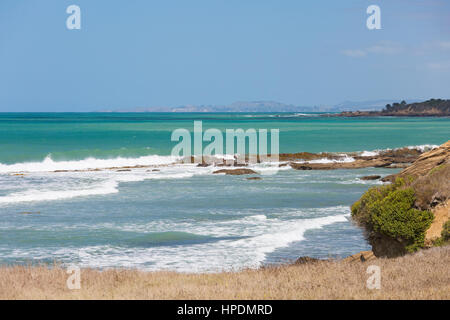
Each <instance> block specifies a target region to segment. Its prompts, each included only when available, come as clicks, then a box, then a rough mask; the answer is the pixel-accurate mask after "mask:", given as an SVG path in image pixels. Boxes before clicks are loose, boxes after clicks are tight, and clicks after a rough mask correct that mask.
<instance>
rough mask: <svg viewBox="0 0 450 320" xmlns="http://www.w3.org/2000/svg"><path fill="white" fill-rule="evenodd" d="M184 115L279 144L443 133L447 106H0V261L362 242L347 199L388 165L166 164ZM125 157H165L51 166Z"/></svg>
mask: <svg viewBox="0 0 450 320" xmlns="http://www.w3.org/2000/svg"><path fill="white" fill-rule="evenodd" d="M194 120H201V121H202V122H203V128H204V130H206V129H207V128H218V129H221V130H225V129H226V128H229V129H236V128H243V129H248V128H255V129H258V128H263V129H274V128H276V129H279V130H280V152H299V151H309V152H321V151H374V150H380V149H386V148H397V147H403V146H424V145H439V144H442V143H443V142H445V141H447V140H448V138H449V136H450V119H448V118H435V119H433V118H371V119H364V118H358V119H355V118H354V119H346V118H324V117H319V116H318V114H307V115H303V114H274V113H271V114H255V113H249V114H178V113H177V114H174V113H155V114H152V113H145V114H136V113H125V114H122V113H120V114H119V113H118V114H114V113H92V114H90V113H73V114H52V113H41V114H19V113H17V114H14V113H9V114H0V264H13V263H28V262H52V261H54V260H57V261H61V262H63V263H66V264H69V263H75V264H78V265H80V266H90V267H98V268H104V267H132V268H141V269H146V270H161V269H169V270H177V271H219V270H230V269H240V268H243V267H257V266H260V265H262V264H266V263H280V262H284V261H290V260H292V259H295V258H297V257H298V256H302V255H309V256H314V257H328V256H345V255H348V254H352V253H354V252H357V251H360V250H365V249H367V248H368V245H367V243H366V242H365V240H364V237H363V235H362V233H361V231H360V230H359V229H358V228H356V227H355V226H354V225H353V224H352V223H351V222H350V221H349V205H350V204H351V203H352V202H353V201H355V200H356V199H358V198H359V197H360V195H361V194H362V193H363V192H364V191H365V190H367V188H368V187H370V186H371V185H377V184H379V182H377V181H375V182H373V181H372V182H367V181H362V180H360V179H358V177H361V176H364V175H368V174H379V175H387V174H391V173H393V172H396V171H394V170H393V169H375V168H370V169H360V170H339V171H296V170H292V169H289V167H283V168H282V169H281V170H279V171H277V170H273V169H274V168H272V167H270V166H268V167H267V166H264V165H261V166H257V167H255V168H254V169H255V170H256V171H258V172H261V173H272V174H270V175H268V174H263V175H262V176H261V177H262V180H252V181H250V180H246V178H245V177H244V176H223V175H213V174H212V171H214V168H211V167H206V168H197V167H195V165H172V164H170V163H171V158H170V157H169V155H170V152H171V149H172V147H173V146H174V145H175V144H176V142H171V141H170V136H171V133H172V131H173V130H174V129H176V128H186V129H189V130H192V128H193V121H194ZM136 164H146V165H149V164H150V165H161V164H164V165H163V166H158V170H159V171H152V169H148V168H136V169H130V171H118V170H102V171H90V172H86V171H82V172H53V171H54V170H75V169H86V168H105V167H115V166H117V167H119V166H127V165H136ZM167 164H169V165H167ZM271 170H272V171H271ZM17 173H21V174H23V175H16V174H17ZM24 213H28V214H24Z"/></svg>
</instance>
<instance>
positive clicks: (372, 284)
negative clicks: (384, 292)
mask: <svg viewBox="0 0 450 320" xmlns="http://www.w3.org/2000/svg"><path fill="white" fill-rule="evenodd" d="M366 273H367V274H370V277H369V278H368V279H367V281H366V287H367V289H369V290H374V289H377V290H380V289H381V268H380V267H379V266H376V265H370V266H368V267H367V270H366Z"/></svg>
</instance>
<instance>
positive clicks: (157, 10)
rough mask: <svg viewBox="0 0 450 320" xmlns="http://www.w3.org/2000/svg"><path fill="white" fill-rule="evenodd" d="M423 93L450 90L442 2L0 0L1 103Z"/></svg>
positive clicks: (327, 100) (318, 99) (93, 104)
mask: <svg viewBox="0 0 450 320" xmlns="http://www.w3.org/2000/svg"><path fill="white" fill-rule="evenodd" d="M372 4H375V5H378V6H379V7H380V9H381V29H380V30H369V29H368V28H367V26H366V20H367V18H368V17H369V14H367V12H366V10H367V7H368V6H369V5H372ZM70 5H78V6H79V7H80V10H81V29H80V30H69V29H68V28H67V26H66V20H67V18H68V17H69V14H68V13H66V9H67V7H68V6H70ZM432 97H434V98H450V1H448V0H427V1H423V0H371V1H365V0H342V1H336V0H315V1H298V0H278V1H275V0H191V1H186V0H183V1H181V0H165V1H162V0H161V1H148V0H117V1H108V0H95V1H92V0H69V1H66V0H46V1H33V0H1V1H0V112H10V111H14V112H16V111H27V112H28V111H29V112H33V111H61V112H63V111H70V112H82V111H95V110H115V109H126V108H130V109H133V108H142V107H145V108H150V107H158V106H170V107H176V106H181V105H226V104H230V103H232V102H234V101H255V100H273V101H279V102H283V103H288V104H294V105H299V106H317V105H334V104H338V103H340V102H343V101H347V100H350V101H367V100H378V99H428V98H432Z"/></svg>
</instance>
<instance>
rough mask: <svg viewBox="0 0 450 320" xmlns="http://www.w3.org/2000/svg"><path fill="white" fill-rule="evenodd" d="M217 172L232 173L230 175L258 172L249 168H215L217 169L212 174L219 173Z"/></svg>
mask: <svg viewBox="0 0 450 320" xmlns="http://www.w3.org/2000/svg"><path fill="white" fill-rule="evenodd" d="M219 173H224V174H226V175H232V176H236V175H243V174H258V173H257V172H256V171H253V170H251V169H221V170H217V171H214V172H213V174H219Z"/></svg>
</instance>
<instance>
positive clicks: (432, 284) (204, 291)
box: [0, 246, 450, 299]
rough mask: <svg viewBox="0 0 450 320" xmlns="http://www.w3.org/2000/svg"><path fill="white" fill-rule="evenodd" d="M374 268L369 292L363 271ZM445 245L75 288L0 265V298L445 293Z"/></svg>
mask: <svg viewBox="0 0 450 320" xmlns="http://www.w3.org/2000/svg"><path fill="white" fill-rule="evenodd" d="M372 264H373V265H377V266H379V267H380V268H381V289H380V290H376V289H375V290H369V289H367V288H366V280H367V278H368V277H369V275H368V274H366V269H367V267H368V266H369V265H372ZM449 265H450V246H447V247H441V248H432V249H429V250H423V251H421V252H419V253H416V254H414V255H408V256H405V257H400V258H396V259H377V260H375V261H370V262H365V263H361V262H357V263H355V262H353V263H352V262H345V261H342V260H341V261H329V262H327V261H325V262H319V263H310V264H303V265H290V266H281V267H270V268H263V269H260V270H246V271H241V272H230V273H217V274H181V273H172V272H140V271H136V270H107V271H102V272H101V271H96V270H92V269H83V270H82V271H81V289H80V290H69V289H67V287H66V280H67V277H68V275H67V274H66V272H65V270H64V269H61V268H58V267H53V268H47V267H20V266H15V267H3V268H0V299H450V274H449V267H448V266H449Z"/></svg>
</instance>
